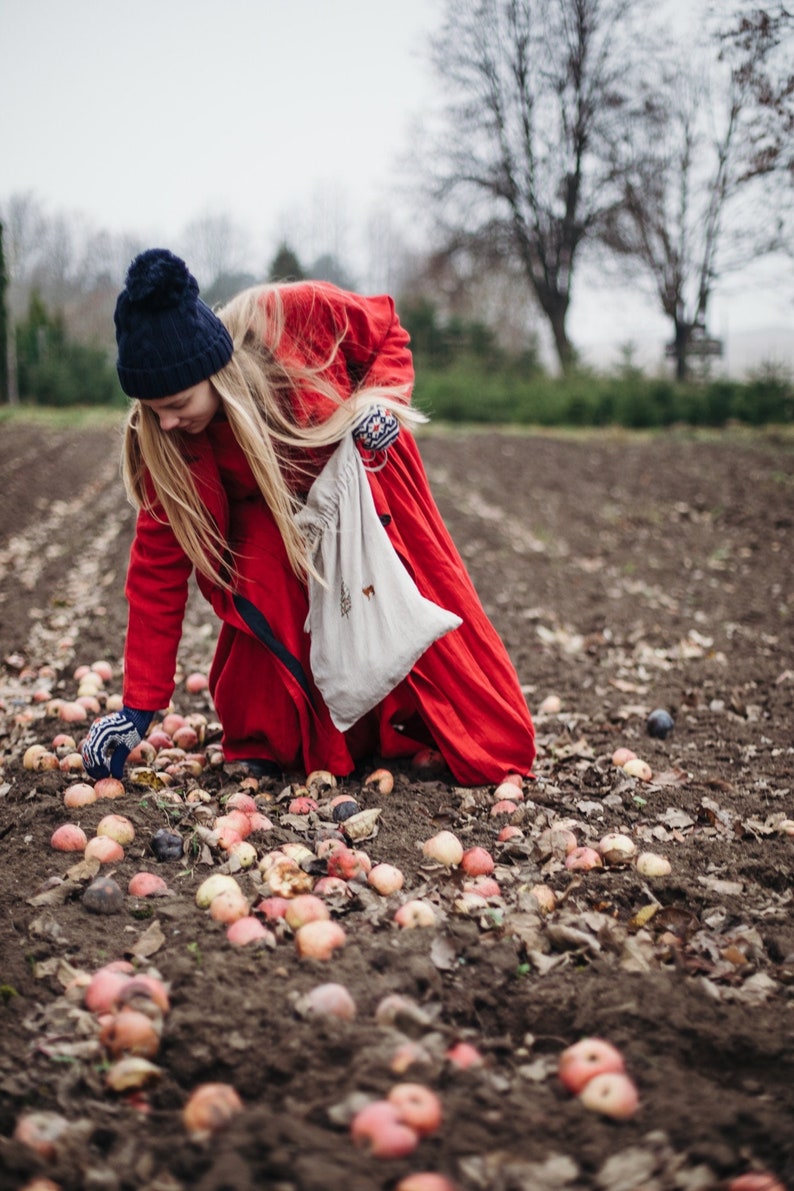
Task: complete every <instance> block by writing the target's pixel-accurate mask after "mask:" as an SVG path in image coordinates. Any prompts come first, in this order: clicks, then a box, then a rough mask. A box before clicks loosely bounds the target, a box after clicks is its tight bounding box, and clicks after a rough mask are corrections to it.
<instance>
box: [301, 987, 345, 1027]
mask: <svg viewBox="0 0 794 1191" xmlns="http://www.w3.org/2000/svg"><path fill="white" fill-rule="evenodd" d="M295 1011H296V1012H297V1013H299V1014H300V1016H301V1017H307V1018H309V1017H338V1018H341V1019H342V1020H343V1021H352V1020H353V1018H354V1017H355V1016H356V1003H355V1001H354V1000H353V998H352V996H351V995H350V992H349V991H348V989H346V988H345V986H344V984H335V983H334V982H333V981H329V982H328V983H327V984H318V985H316V986H315V987H314V988H311V989H309V991H308V992H307V993H304V995H303V996H302V997H298V999H297V1000H296V1002H295Z"/></svg>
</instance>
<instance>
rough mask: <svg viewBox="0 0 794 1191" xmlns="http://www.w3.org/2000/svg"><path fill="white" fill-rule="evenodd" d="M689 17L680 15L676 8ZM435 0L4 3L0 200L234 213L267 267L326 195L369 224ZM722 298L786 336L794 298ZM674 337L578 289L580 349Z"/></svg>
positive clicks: (131, 223)
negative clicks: (293, 224) (20, 197)
mask: <svg viewBox="0 0 794 1191" xmlns="http://www.w3.org/2000/svg"><path fill="white" fill-rule="evenodd" d="M677 2H678V3H681V4H683V5H684V7H687V6H688V5H689V2H690V0H677ZM440 8H441V4H440V0H399V3H394V0H133V2H130V0H124V2H121V0H0V112H2V115H1V116H0V200H2V199H4V198H7V197H8V196H10V195H11V194H15V193H20V192H24V191H32V192H33V193H34V195H35V196H36V197H37V198H38V199H39V200H40V202H41V203H42V205H43V207H44V209H45V211H46V212H47V213H48V214H50V215H55V214H60V213H66V212H68V213H78V212H79V213H82V214H84V215H85V216H86V217H87V219H88V221H89V222H90V223H91V225H93V226H94V227H95V228H96V230H100V229H107V230H110V231H113V232H130V233H134V234H136V235H139V236H141V237H142V238H143V239H149V238H150V239H151V241H152V242H160V243H162V242H168V240H169V239H173V240H175V239H176V237H177V236H178V235H179V233H180V232H181V231H182V230H183V229H184V228H185V226H186V225H187V224H188V223H189V222H190V220H191V219H195V218H198V217H201V216H203V215H206V214H221V213H227V214H229V215H230V216H231V217H232V218H233V219H234V220H235V222H238V223H239V224H240V225H241V226H242V227H243V228H244V229H246V231H248V232H249V234H250V236H251V243H252V245H254V246H255V248H256V252H257V256H258V259H257V260H255V261H253V262H251V267H252V269H253V270H254V271H255V270H256V269H257V268H262V267H263V265H264V263H265V262H266V261H267V260H268V259H269V256H268V253H269V252H270V251H271V250H272V247H273V246H274V244H275V242H276V241H277V238H278V236H279V235H280V233H281V230H282V229H283V228H285V227H287V228H288V227H289V226H290V221H291V220H292V219H294V218H295V215H296V212H301V211H303V212H308V211H309V210H310V208H311V207H312V204H315V205H316V204H317V202H318V196H320V195H322V194H324V193H325V194H330V195H333V196H334V197H333V205H334V206H335V208H336V209H337V210H339V209H340V208H341V209H343V210H345V211H346V212H349V219H350V220H351V221H352V222H353V223H355V222H356V220H358V221H359V222H362V221H363V220H364V219H365V217H366V214H367V213H368V212H372V211H374V210H375V209H382V210H388V209H389V206H390V205H393V204H394V203H395V202H396V201H397V200H396V199H395V197H394V196H395V194H396V193H397V189H398V188H399V185H400V160H401V157H402V156H403V154H404V153H405V151H406V150H407V149H408V147H409V146H410V143H411V141H412V139H413V137H414V136H415V134H416V128H417V124H418V122H419V121H420V120H421V115H422V111H423V108H425V107H426V106H427V105H428V104H430V103H431V102H432V101H433V98H434V96H435V95H436V94H437V92H436V90H435V81H434V80H433V78H432V75H431V72H430V68H429V65H428V61H427V44H428V36H429V33H430V32H431V31H432V30H433V29H434V28H435V27H436V26H437V24H438V22H439V17H440ZM743 288H744V286H741V287H740V286H736V285H734V286H733V287H732V290H733V291H734V292H733V293H731V292H726V294H725V295H723V296H721V297H718V298H717V299H716V300H715V303H714V318H715V330H716V331H717V332H718V333H723V331H724V330H725V329H730V330H734V331H735V330H736V328H737V319H738V320H739V324H740V325H741V327H742V329H753V328H754V327H763V326H767V325H777V326H781V325H782V326H787V325H789V324H790V323H791V318H792V306H791V289H789V291H788V293H787V294H785V295H784V294H783V293H782V290H781V287H780V285H779V284H777V283H774V282H773V283H772V284H771V285H770V284H767V285H762V284H760V283H758V285H757V288H756V289H754V291H753V295H752V300H751V301H748V300H747V299H743V300H741V301H740V300H739V297H738V294H739V291H740V289H743ZM616 317H617V319H618V324H619V330H618V336H617V337H618V340H619V341H620V342H625V341H626V340H627V339H629V338H632V337H636V332H637V330H638V329H639V332H640V334H642V333H643V330H644V331H645V332H648V333H650V334H652V335H656V336H658V335H660V334H661V335H662V336H663V337H666V336H667V334H668V331H669V328H668V327H667V325H666V323H665V322H664V321H663V320H661V319H659V318H658V316H656V315H655V312H654V310H653V307H652V304H651V303H650V302H647V303H644V302H642V301H639V302H638V300H637V297H636V295H633V296H630V297H627V298H620V297H619V296H618V295H616V296H615V298H614V300H613V299H611V298H610V299H609V301H606V300H605V296H604V295H603V294H601V295H599V296H597V297H596V298H595V299H593V298H592V296H591V295H590V293H589V290H588V291H582V292H581V293H580V294H579V295H578V296H577V302H576V304H575V307H574V310H573V312H572V327H571V330H572V334H573V337H574V339H575V340H576V341H579V342H583V343H587V342H594V343H597V342H599V341H600V340H601V339H602V338H603V337H604V336H605V335H606V336H610V337H611V338H612V339H614V338H615V330H614V324H615V318H616Z"/></svg>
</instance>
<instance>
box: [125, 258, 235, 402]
mask: <svg viewBox="0 0 794 1191" xmlns="http://www.w3.org/2000/svg"><path fill="white" fill-rule="evenodd" d="M115 322H116V343H117V344H118V353H119V354H118V360H117V361H116V369H117V371H118V374H119V381H120V382H121V387H122V389H123V390H124V392H125V393H126V394H127V396H128V397H142V398H144V399H145V400H148V401H152V400H155V399H157V398H158V397H171V396H173V395H174V393H181V392H182V391H183V390H184V389H189V388H191V386H192V385H197V384H198V383H199V381H202V380H206V379H207V378H208V377H210V376H212V375H213V374H214V373H216V372H218V371H219V369H221V368H223V366H224V364H228V362H229V360H230V359H231V355H232V351H233V350H234V348H233V344H232V337H231V335H230V334H229V332H228V331H227V329H226V327H225V326H224V325H223V323H222V322H221V320H220V319H219V318H218V317H217V315H215V314H213V312H212V311H211V310H210V308H209V306H207V305H206V303H204V302H202V300H201V298H200V297H199V287H198V282H197V281H196V279H195V277H194V276H193V275H192V273H191V272H190V271H189V269H188V267H187V265H186V264H185V262H184V261H183V260H180V258H179V257H178V256H174V254H173V252H169V251H168V249H167V248H150V249H148V251H147V252H142V253H141V254H140V256H136V258H135V260H134V261H133V262H132V264H131V265H130V267H129V269H128V271H127V277H126V282H125V288H124V289H123V290H122V291H121V293H120V294H119V296H118V301H117V302H116V313H115Z"/></svg>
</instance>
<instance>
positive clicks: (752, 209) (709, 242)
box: [601, 54, 781, 379]
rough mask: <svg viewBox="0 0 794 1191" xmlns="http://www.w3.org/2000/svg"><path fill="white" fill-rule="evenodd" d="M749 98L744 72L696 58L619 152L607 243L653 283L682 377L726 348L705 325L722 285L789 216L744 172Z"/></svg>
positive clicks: (651, 98)
mask: <svg viewBox="0 0 794 1191" xmlns="http://www.w3.org/2000/svg"><path fill="white" fill-rule="evenodd" d="M747 102H748V90H747V81H746V79H744V78H743V77H742V75H741V74H740V72H738V71H736V70H731V69H730V68H728V67H722V68H721V67H720V66H719V64H717V63H715V62H713V61H712V63H711V65H710V66H709V64H708V63H704V62H703V61H701V60H698V59H697V56H696V55H694V54H692V55H690V57H689V59H688V66H687V68H686V69H675V70H671V71H669V72H668V73H667V74H666V76H665V77H664V78H663V79H661V80H660V81H659V82H658V83H657V84H656V85H655V86H654V88H653V90H652V91H650V90H649V92H648V96H647V98H646V101H645V103H644V105H643V106H642V107H641V109H638V110H637V111H635V113H634V116H633V118H632V119H631V120H627V121H626V123H625V125H624V135H623V138H622V140H621V142H620V144H619V146H618V147H617V153H616V159H615V177H616V180H618V181H619V183H620V187H621V198H620V202H619V203H618V204H616V205H615V207H614V208H612V210H611V211H610V212H608V214H607V217H606V219H605V220H604V222H603V225H602V233H601V234H602V238H603V240H604V242H605V243H606V245H607V246H608V247H609V248H610V249H611V250H612V251H614V252H616V253H617V254H618V255H619V256H620V257H621V258H622V259H623V260H624V261H627V262H630V263H633V264H634V266H636V268H637V269H638V271H639V273H640V274H641V275H644V276H645V278H646V279H648V280H649V281H650V282H651V284H652V285H653V287H654V290H655V294H656V297H657V300H658V302H659V305H660V307H661V310H662V311H663V312H664V314H665V315H666V316H667V317H668V318H669V319H670V320H671V322H672V325H673V339H672V343H671V345H670V349H669V350H670V353H671V355H673V356H674V359H675V367H676V375H677V377H678V378H679V379H684V378H685V377H686V375H687V373H688V367H689V361H690V359H691V357H692V356H694V355H695V354H696V353H699V354H707V353H709V352H710V351H714V352H716V351H718V350H719V345H718V344H717V343H716V341H714V340H712V339H711V338H710V337H709V336H708V334H707V329H706V324H707V317H708V308H709V302H710V300H711V298H712V296H713V293H714V289H715V287H716V285H717V283H718V281H719V280H720V279H721V278H723V277H724V276H726V275H727V274H729V273H733V272H736V271H738V270H741V269H745V268H746V267H747V266H748V265H749V264H750V263H752V262H753V261H755V260H757V259H758V258H759V257H760V256H762V255H764V254H766V253H770V252H773V251H775V250H776V249H778V248H779V247H780V233H781V220H780V218H779V217H778V216H776V214H775V209H774V205H773V204H767V205H766V207H765V206H764V204H763V202H762V201H761V198H762V196H761V194H760V188H761V186H762V180H761V179H760V178H759V177H755V176H751V175H749V174H748V173H747V172H746V170H745V169H744V162H745V161H746V159H747V151H748V136H749V132H748V127H747V123H746V118H745V117H746V110H747Z"/></svg>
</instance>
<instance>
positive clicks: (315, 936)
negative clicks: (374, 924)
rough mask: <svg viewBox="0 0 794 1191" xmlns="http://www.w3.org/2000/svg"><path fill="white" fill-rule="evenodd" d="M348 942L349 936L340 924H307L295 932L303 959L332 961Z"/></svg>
mask: <svg viewBox="0 0 794 1191" xmlns="http://www.w3.org/2000/svg"><path fill="white" fill-rule="evenodd" d="M346 942H347V935H346V934H345V931H344V929H343V927H341V926H340V925H339V923H338V922H331V921H322V920H320V921H318V922H307V923H306V925H305V926H301V927H298V930H297V931H296V932H295V946H296V949H297V952H298V955H299V956H300V957H301V958H302V959H322V960H327V959H330V958H331V956H332V955H333V953H334V951H336V949H337V948H338V947H344V945H345V943H346Z"/></svg>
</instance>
